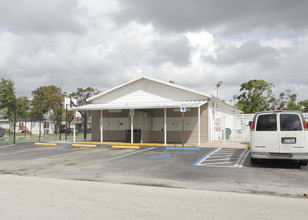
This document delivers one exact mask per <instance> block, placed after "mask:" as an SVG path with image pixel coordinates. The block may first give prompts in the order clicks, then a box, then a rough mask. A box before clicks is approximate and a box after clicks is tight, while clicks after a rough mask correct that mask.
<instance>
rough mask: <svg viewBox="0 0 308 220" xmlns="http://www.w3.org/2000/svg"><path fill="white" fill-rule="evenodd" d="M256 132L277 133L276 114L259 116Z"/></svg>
mask: <svg viewBox="0 0 308 220" xmlns="http://www.w3.org/2000/svg"><path fill="white" fill-rule="evenodd" d="M257 131H277V119H276V114H267V115H259V117H258V121H257Z"/></svg>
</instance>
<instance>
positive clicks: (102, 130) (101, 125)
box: [100, 110, 104, 142]
mask: <svg viewBox="0 0 308 220" xmlns="http://www.w3.org/2000/svg"><path fill="white" fill-rule="evenodd" d="M100 119H101V120H100V122H101V123H100V127H101V142H103V134H104V127H103V110H101V117H100Z"/></svg>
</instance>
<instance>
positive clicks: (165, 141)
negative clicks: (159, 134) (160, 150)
mask: <svg viewBox="0 0 308 220" xmlns="http://www.w3.org/2000/svg"><path fill="white" fill-rule="evenodd" d="M164 145H165V146H167V109H166V108H165V109H164Z"/></svg>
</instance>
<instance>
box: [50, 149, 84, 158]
mask: <svg viewBox="0 0 308 220" xmlns="http://www.w3.org/2000/svg"><path fill="white" fill-rule="evenodd" d="M81 151H86V149H82V150H77V151H72V152H67V153H63V154H56V155H53V156H49V158H55V157H58V156H63V155H69V154H73V153H78V152H81Z"/></svg>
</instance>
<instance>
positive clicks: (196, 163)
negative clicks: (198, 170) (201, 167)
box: [192, 147, 221, 166]
mask: <svg viewBox="0 0 308 220" xmlns="http://www.w3.org/2000/svg"><path fill="white" fill-rule="evenodd" d="M220 149H221V148H219V147H217V148H215V149H214V150H211V151H210V152H208V153H206V154H205V155H203V156H202V157H201V158H200V159H199V160H197V161H196V162H194V163H193V164H192V165H193V166H195V165H198V164H199V163H202V161H204V160H205V159H206V158H208V157H209V156H210V155H211V154H213V153H215V152H217V151H219V150H220Z"/></svg>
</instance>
